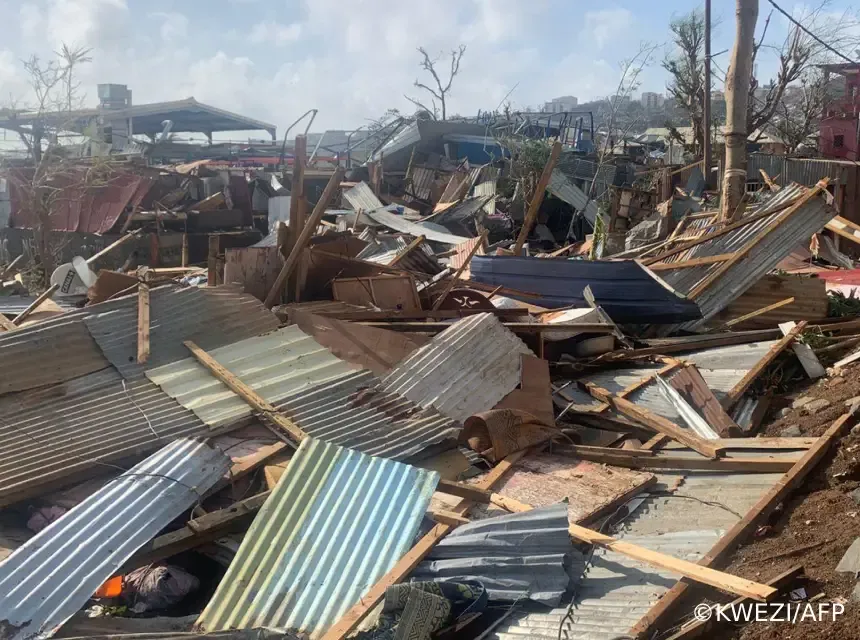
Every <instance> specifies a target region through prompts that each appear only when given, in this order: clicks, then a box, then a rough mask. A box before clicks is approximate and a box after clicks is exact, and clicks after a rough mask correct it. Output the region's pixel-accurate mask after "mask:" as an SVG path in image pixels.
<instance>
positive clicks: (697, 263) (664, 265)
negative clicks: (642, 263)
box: [648, 253, 735, 271]
mask: <svg viewBox="0 0 860 640" xmlns="http://www.w3.org/2000/svg"><path fill="white" fill-rule="evenodd" d="M733 255H735V254H733V253H721V254H719V255H716V256H705V257H704V258H693V259H692V260H682V261H681V262H657V263H654V264H652V265H648V268H649V269H651V271H670V270H675V269H691V268H692V267H701V266H703V265H707V264H715V263H717V262H725V261H726V260H729V259H731V257H732V256H733Z"/></svg>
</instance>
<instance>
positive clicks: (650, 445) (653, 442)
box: [640, 433, 671, 451]
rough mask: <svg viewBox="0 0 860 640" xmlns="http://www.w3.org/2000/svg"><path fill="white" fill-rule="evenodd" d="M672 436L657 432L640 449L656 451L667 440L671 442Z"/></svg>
mask: <svg viewBox="0 0 860 640" xmlns="http://www.w3.org/2000/svg"><path fill="white" fill-rule="evenodd" d="M670 441H671V438H669V436H664V435H663V434H662V433H658V434H655V435H654V436H653V437H652V438H651V439H650V440H648V442H646V443H645V444H643V445H642V446H641V447H640V449H642V450H643V451H656V450H657V449H660V448H662V447H663V445H665V444H666V443H667V442H670Z"/></svg>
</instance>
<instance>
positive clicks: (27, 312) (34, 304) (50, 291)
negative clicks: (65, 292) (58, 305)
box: [12, 284, 60, 326]
mask: <svg viewBox="0 0 860 640" xmlns="http://www.w3.org/2000/svg"><path fill="white" fill-rule="evenodd" d="M59 289H60V285H58V284H54V285H51V287H50V288H49V289H48V290H47V291H43V292H42V293H41V294H40V295H39V297H38V298H36V299H35V300H33V302H32V303H31V304H30V306H29V307H27V308H26V309H24V310H23V311H22V312H21V313H19V314H18V315H17V316H15V319H14V320H12V324H14V325H15V326H21V323H22V322H24V320H26V319H27V318H29V317H30V315H31V314H32V313H33V312H34V311H35V310H36V309H38V308H39V305H41V304H42V303H43V302H44V301H45V300H49V299H50V298H53V297H54V294H55V293H57V291H59Z"/></svg>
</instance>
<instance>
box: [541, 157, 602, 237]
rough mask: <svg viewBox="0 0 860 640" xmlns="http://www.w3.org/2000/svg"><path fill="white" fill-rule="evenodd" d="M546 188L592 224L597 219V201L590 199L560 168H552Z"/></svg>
mask: <svg viewBox="0 0 860 640" xmlns="http://www.w3.org/2000/svg"><path fill="white" fill-rule="evenodd" d="M547 190H548V191H549V192H550V193H551V194H552V195H554V196H555V197H556V198H558V199H559V200H564V201H565V202H566V203H567V204H569V205H570V206H571V207H573V208H574V209H576V210H577V211H579V212H581V213H582V215H583V216H584V217H585V219H586V220H588V222H589V223H590V224H591V225H592V226H594V221H595V220H596V219H597V203H596V202H595V201H594V200H590V199H589V198H588V195H587V194H586V193H585V192H584V191H583V190H582V189H580V188H579V187H577V186H576V185H575V184H574V183H573V180H570V179H569V178H568V177H567V176H566V175H564V174H563V173H562V172H561V170H560V169H553V172H552V175H551V176H550V178H549V184H548V185H547Z"/></svg>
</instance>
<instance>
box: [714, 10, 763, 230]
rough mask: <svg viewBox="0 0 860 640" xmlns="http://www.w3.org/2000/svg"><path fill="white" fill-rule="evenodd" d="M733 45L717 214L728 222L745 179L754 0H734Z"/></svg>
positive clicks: (735, 211) (755, 15)
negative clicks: (721, 185) (721, 187)
mask: <svg viewBox="0 0 860 640" xmlns="http://www.w3.org/2000/svg"><path fill="white" fill-rule="evenodd" d="M735 7H736V8H735V25H736V29H735V46H734V48H733V49H732V59H731V61H730V63H729V70H728V74H726V128H725V138H726V164H725V170H724V171H723V193H722V197H721V198H720V218H721V219H722V220H723V221H724V222H731V221H732V220H733V219H735V218H736V217H739V216H740V215H741V207H742V202H743V197H744V192H745V191H746V183H747V171H746V163H747V102H748V100H749V88H750V78H751V77H752V59H753V45H754V39H755V23H756V20H757V19H758V0H736V5H735Z"/></svg>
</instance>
